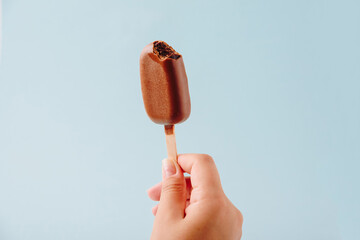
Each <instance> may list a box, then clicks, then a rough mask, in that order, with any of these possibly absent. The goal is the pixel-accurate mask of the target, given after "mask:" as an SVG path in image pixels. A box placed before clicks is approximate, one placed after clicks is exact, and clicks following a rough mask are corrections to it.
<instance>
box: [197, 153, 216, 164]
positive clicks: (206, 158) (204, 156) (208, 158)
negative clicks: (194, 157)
mask: <svg viewBox="0 0 360 240" xmlns="http://www.w3.org/2000/svg"><path fill="white" fill-rule="evenodd" d="M199 160H200V161H202V162H203V163H206V164H209V163H214V159H213V158H212V157H211V156H210V155H208V154H202V155H201V158H200V159H199Z"/></svg>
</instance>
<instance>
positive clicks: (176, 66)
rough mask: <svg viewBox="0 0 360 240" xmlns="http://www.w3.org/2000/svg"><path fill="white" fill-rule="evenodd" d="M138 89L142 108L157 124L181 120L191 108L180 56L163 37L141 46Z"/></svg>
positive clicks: (188, 113)
mask: <svg viewBox="0 0 360 240" xmlns="http://www.w3.org/2000/svg"><path fill="white" fill-rule="evenodd" d="M140 79H141V90H142V95H143V100H144V105H145V110H146V112H147V114H148V115H149V117H150V119H151V120H152V121H153V122H155V123H158V124H162V125H173V124H176V123H180V122H183V121H185V120H186V119H187V118H188V117H189V115H190V111H191V106H190V94H189V87H188V81H187V77H186V72H185V66H184V62H183V58H182V56H181V55H180V54H179V53H177V52H176V51H175V50H174V49H173V48H171V47H170V46H169V45H167V44H166V43H165V42H163V41H155V42H153V43H150V44H148V45H147V46H145V47H144V49H143V50H142V52H141V55H140Z"/></svg>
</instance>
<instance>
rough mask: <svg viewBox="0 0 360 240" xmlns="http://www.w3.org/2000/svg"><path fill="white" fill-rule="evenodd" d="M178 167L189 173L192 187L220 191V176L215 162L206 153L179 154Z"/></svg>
mask: <svg viewBox="0 0 360 240" xmlns="http://www.w3.org/2000/svg"><path fill="white" fill-rule="evenodd" d="M178 163H179V165H180V167H181V168H182V169H183V170H184V171H185V172H187V173H189V174H190V175H191V184H192V186H193V189H194V190H195V189H196V188H201V189H202V191H204V192H209V191H210V192H219V191H221V192H222V187H221V182H220V176H219V173H218V170H217V168H216V165H215V162H214V160H213V159H212V157H211V156H209V155H207V154H180V155H178Z"/></svg>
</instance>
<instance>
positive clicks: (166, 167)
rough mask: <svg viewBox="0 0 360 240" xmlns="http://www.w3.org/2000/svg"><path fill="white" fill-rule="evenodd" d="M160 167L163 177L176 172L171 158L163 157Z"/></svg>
mask: <svg viewBox="0 0 360 240" xmlns="http://www.w3.org/2000/svg"><path fill="white" fill-rule="evenodd" d="M162 168H163V171H164V174H165V177H166V178H168V177H170V176H172V175H174V174H175V173H176V167H175V163H174V161H173V160H170V159H167V158H166V159H164V160H163V161H162Z"/></svg>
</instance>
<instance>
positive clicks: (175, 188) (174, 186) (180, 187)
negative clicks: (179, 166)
mask: <svg viewBox="0 0 360 240" xmlns="http://www.w3.org/2000/svg"><path fill="white" fill-rule="evenodd" d="M162 191H163V192H164V193H173V192H175V193H178V192H182V191H184V184H183V183H178V182H170V183H167V184H164V185H163V188H162Z"/></svg>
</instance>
